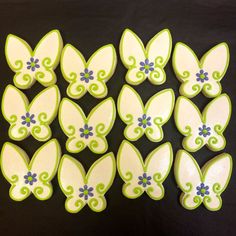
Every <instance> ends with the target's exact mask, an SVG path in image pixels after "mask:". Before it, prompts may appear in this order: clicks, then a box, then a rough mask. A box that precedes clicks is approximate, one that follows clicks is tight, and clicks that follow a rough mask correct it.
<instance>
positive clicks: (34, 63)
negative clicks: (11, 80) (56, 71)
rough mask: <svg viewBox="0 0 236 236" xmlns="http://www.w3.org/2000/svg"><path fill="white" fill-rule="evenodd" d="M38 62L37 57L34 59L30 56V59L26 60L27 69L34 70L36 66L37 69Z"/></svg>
mask: <svg viewBox="0 0 236 236" xmlns="http://www.w3.org/2000/svg"><path fill="white" fill-rule="evenodd" d="M38 63H39V59H34V58H33V57H31V58H30V60H29V61H27V62H26V64H27V69H28V70H31V71H35V69H36V68H37V69H38V68H39V67H40V65H39V64H38Z"/></svg>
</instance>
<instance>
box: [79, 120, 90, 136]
mask: <svg viewBox="0 0 236 236" xmlns="http://www.w3.org/2000/svg"><path fill="white" fill-rule="evenodd" d="M92 130H93V127H92V126H90V127H89V126H88V125H87V124H85V125H84V128H80V129H79V131H80V132H81V134H80V137H81V138H86V139H88V138H89V136H93V132H91V131H92Z"/></svg>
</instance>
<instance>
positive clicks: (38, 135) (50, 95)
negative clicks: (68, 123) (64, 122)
mask: <svg viewBox="0 0 236 236" xmlns="http://www.w3.org/2000/svg"><path fill="white" fill-rule="evenodd" d="M59 102H60V92H59V89H58V87H57V86H56V85H53V86H51V87H48V88H46V89H44V90H43V91H41V92H40V93H39V94H37V95H36V96H35V98H34V99H33V101H32V102H31V103H29V101H28V99H27V97H26V96H25V95H24V93H22V92H21V91H20V90H19V89H17V88H15V87H14V86H12V85H8V86H7V87H6V89H5V91H4V94H3V98H2V114H3V116H4V118H5V119H6V120H7V121H8V123H9V124H10V128H9V130H8V134H9V137H10V138H11V139H13V140H16V141H20V140H23V139H25V138H27V137H28V136H29V135H30V134H31V135H32V136H33V137H34V138H35V139H37V140H38V141H46V140H48V139H49V138H50V137H51V129H50V127H49V125H50V123H51V122H52V121H53V120H54V118H55V117H56V115H57V111H58V106H59Z"/></svg>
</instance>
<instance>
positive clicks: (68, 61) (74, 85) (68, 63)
mask: <svg viewBox="0 0 236 236" xmlns="http://www.w3.org/2000/svg"><path fill="white" fill-rule="evenodd" d="M116 61H117V59H116V51H115V48H114V47H113V45H112V44H108V45H105V46H103V47H101V48H99V49H98V50H97V51H96V52H94V54H93V55H92V56H91V57H90V58H89V60H88V61H87V62H86V60H85V58H84V56H83V55H82V53H81V52H80V51H78V50H77V49H76V48H75V47H73V46H72V45H70V44H67V45H66V46H65V47H64V49H63V51H62V56H61V71H62V74H63V77H64V78H65V80H66V81H67V82H69V83H70V84H69V86H68V88H67V95H68V96H69V97H71V98H74V99H79V98H81V97H82V96H84V94H85V93H86V92H87V91H88V92H89V93H90V94H91V95H92V96H94V97H96V98H103V97H105V96H106V95H107V86H106V82H107V81H108V80H109V79H110V78H111V77H112V75H113V73H114V71H115V68H116Z"/></svg>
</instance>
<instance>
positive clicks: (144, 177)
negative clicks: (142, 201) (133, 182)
mask: <svg viewBox="0 0 236 236" xmlns="http://www.w3.org/2000/svg"><path fill="white" fill-rule="evenodd" d="M138 179H139V181H138V184H139V185H142V186H143V187H144V188H145V187H146V186H147V185H150V184H151V181H150V180H151V179H152V177H151V176H147V174H146V173H143V175H142V176H139V177H138Z"/></svg>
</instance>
